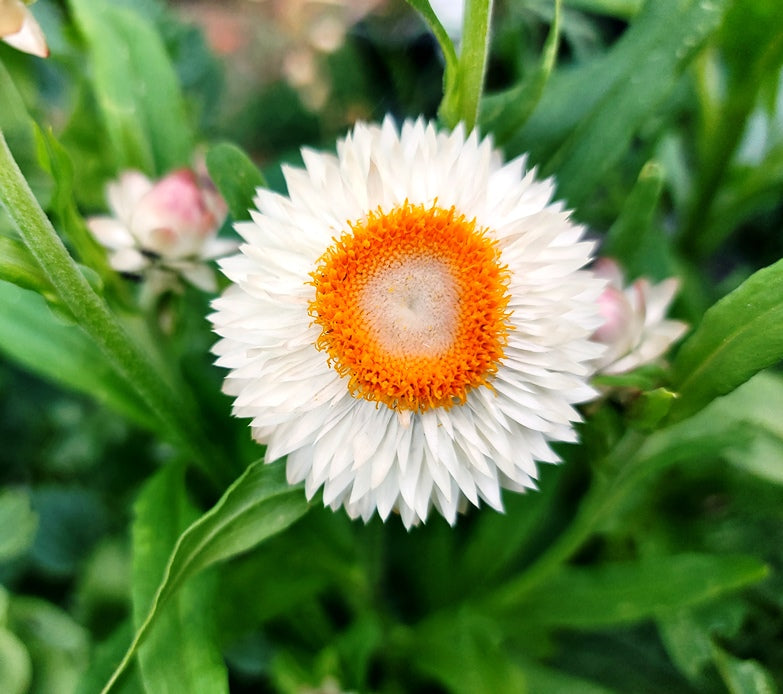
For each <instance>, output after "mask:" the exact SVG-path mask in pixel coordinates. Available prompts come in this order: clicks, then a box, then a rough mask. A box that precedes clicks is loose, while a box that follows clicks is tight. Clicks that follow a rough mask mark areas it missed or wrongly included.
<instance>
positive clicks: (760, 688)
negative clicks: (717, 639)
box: [713, 644, 778, 694]
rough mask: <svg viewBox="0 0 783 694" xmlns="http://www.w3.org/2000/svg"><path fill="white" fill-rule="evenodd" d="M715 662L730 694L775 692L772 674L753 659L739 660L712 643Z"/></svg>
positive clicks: (775, 693)
mask: <svg viewBox="0 0 783 694" xmlns="http://www.w3.org/2000/svg"><path fill="white" fill-rule="evenodd" d="M713 648H714V651H715V664H716V665H717V667H718V672H719V673H720V675H721V677H722V678H723V682H724V683H725V684H726V688H727V689H728V690H729V692H730V694H777V692H778V688H777V686H776V685H775V680H774V679H773V677H772V675H771V674H770V673H769V672H768V671H767V670H765V669H764V667H762V665H761V663H759V662H757V661H755V660H740V659H739V658H735V657H734V656H733V655H731V654H729V653H727V652H726V651H724V650H723V649H722V648H720V646H718V645H716V644H714V645H713Z"/></svg>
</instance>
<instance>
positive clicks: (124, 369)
mask: <svg viewBox="0 0 783 694" xmlns="http://www.w3.org/2000/svg"><path fill="white" fill-rule="evenodd" d="M0 205H2V206H3V207H5V209H6V211H7V213H8V216H9V217H10V218H11V220H12V222H13V223H14V225H15V226H16V228H17V230H18V232H19V235H20V236H21V238H22V240H23V241H24V243H25V245H26V246H27V247H28V249H29V250H30V252H31V253H32V255H33V256H34V257H35V259H36V260H37V261H38V263H39V265H40V266H41V269H42V270H43V271H44V272H45V273H46V275H47V277H48V278H49V280H50V282H51V285H52V287H53V288H54V290H55V292H56V293H57V296H58V297H59V299H60V300H61V301H62V303H63V304H64V305H65V306H66V307H67V308H68V310H69V311H70V312H71V314H72V315H73V317H74V318H75V320H76V322H77V323H78V325H79V326H80V327H81V328H82V330H84V332H86V333H87V334H88V335H89V336H90V337H91V338H92V339H93V340H94V341H95V343H96V344H97V345H98V347H100V349H101V350H102V351H103V353H104V354H105V355H106V357H107V359H108V361H109V363H110V364H111V365H112V367H113V368H114V369H115V371H116V372H117V373H118V374H120V375H121V376H122V377H123V378H124V379H125V380H126V381H127V382H128V384H130V386H131V387H132V388H134V389H135V391H136V392H137V393H138V394H139V396H140V397H141V398H142V400H143V401H144V402H145V403H146V405H147V406H148V407H149V408H150V410H151V411H152V412H153V413H154V414H155V416H156V417H157V418H158V420H159V421H160V422H161V424H162V426H163V428H164V430H165V431H167V432H168V433H169V435H170V437H171V438H172V439H173V440H174V441H175V442H176V443H177V444H178V445H179V446H180V447H181V448H182V449H183V450H184V451H187V453H188V454H189V455H190V456H192V458H193V460H194V461H195V462H197V463H198V464H199V466H200V467H201V468H202V469H203V470H204V472H205V473H206V474H207V475H208V476H209V477H210V478H211V479H212V480H213V481H216V482H217V481H218V478H219V474H218V470H219V467H218V466H217V464H216V463H217V456H216V455H215V454H214V453H213V452H212V450H213V449H212V445H211V442H209V441H207V440H205V439H206V437H204V435H203V434H202V432H201V428H200V427H199V425H198V422H197V421H196V419H195V417H194V416H193V415H192V408H191V407H190V406H189V403H188V402H187V401H186V399H185V398H183V397H181V396H180V394H179V393H177V392H176V390H175V389H174V387H173V386H172V385H171V382H170V380H169V379H168V378H167V377H166V375H165V374H162V373H160V370H159V369H158V368H157V367H156V364H155V362H154V361H153V360H152V359H151V358H150V356H149V355H148V354H146V353H145V352H144V350H142V349H141V348H140V347H139V346H138V345H137V344H136V343H135V342H134V341H133V340H132V339H131V337H130V336H129V335H128V333H127V332H126V331H125V330H124V328H123V327H122V324H121V323H120V321H119V320H118V319H117V317H116V316H115V315H114V314H113V313H112V312H111V311H110V310H109V307H108V306H107V305H106V303H105V302H104V301H103V299H102V298H101V297H100V296H98V294H96V292H95V291H94V290H93V289H92V287H91V286H90V285H89V283H88V282H87V280H86V279H85V277H84V275H83V274H82V273H81V272H80V271H79V268H78V266H77V265H76V263H75V261H74V260H73V258H72V257H71V256H70V254H69V253H68V251H67V250H66V248H65V245H64V244H63V242H62V240H61V239H60V237H59V236H58V235H57V232H56V231H55V230H54V227H53V226H52V223H51V222H50V221H49V219H48V217H47V216H46V214H45V213H44V211H43V210H42V209H41V206H40V205H39V204H38V201H37V200H36V199H35V196H34V195H33V192H32V190H30V186H29V185H28V183H27V181H26V180H25V178H24V175H23V174H22V172H21V171H20V169H19V166H18V165H17V163H16V161H15V160H14V158H13V155H12V154H11V151H10V150H9V148H8V144H7V143H6V140H5V137H4V136H3V133H2V131H1V130H0Z"/></svg>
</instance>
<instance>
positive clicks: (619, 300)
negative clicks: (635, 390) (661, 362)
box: [593, 258, 688, 374]
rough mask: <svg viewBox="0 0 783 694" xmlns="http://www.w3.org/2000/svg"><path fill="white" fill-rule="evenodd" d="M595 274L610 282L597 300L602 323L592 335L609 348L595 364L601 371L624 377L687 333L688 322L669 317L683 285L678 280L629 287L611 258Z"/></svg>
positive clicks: (643, 280) (641, 280)
mask: <svg viewBox="0 0 783 694" xmlns="http://www.w3.org/2000/svg"><path fill="white" fill-rule="evenodd" d="M593 271H594V272H595V274H596V275H597V276H598V277H602V278H604V279H606V280H608V281H609V284H608V285H607V286H606V289H604V292H603V294H601V297H600V298H599V300H598V303H599V307H600V310H601V316H602V317H603V324H602V325H601V327H600V328H599V329H598V330H596V331H595V334H594V335H593V339H594V340H595V341H597V342H600V343H601V344H604V345H606V346H607V350H606V352H605V353H604V354H603V355H601V356H600V357H599V358H598V359H597V360H596V362H595V366H596V370H597V371H598V372H600V373H604V374H622V373H626V372H628V371H632V370H633V369H636V368H638V367H640V366H644V365H645V364H651V363H653V362H655V361H656V360H657V359H658V358H659V357H661V356H662V355H663V354H665V353H666V351H667V350H668V349H669V347H671V346H672V345H673V344H674V343H675V342H676V341H677V340H679V339H680V338H681V337H682V336H683V335H684V334H685V332H686V331H687V330H688V325H687V323H683V322H682V321H678V320H668V319H667V318H666V312H667V311H668V310H669V305H670V304H671V302H672V301H673V300H674V296H675V295H676V294H677V289H678V288H679V286H680V283H679V281H678V280H677V279H676V278H674V277H670V278H669V279H666V280H664V281H663V282H660V283H658V284H652V283H651V282H650V280H648V279H647V278H645V277H641V278H639V279H637V280H636V281H635V282H633V283H632V284H630V285H629V286H627V287H626V286H625V278H624V276H623V271H622V269H621V268H620V266H619V265H618V264H617V263H616V262H615V261H614V260H612V259H611V258H600V259H598V260H597V261H596V262H595V264H594V266H593Z"/></svg>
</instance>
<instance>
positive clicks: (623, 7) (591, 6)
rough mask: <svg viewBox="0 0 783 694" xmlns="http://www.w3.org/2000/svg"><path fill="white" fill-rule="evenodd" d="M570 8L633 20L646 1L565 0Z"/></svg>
mask: <svg viewBox="0 0 783 694" xmlns="http://www.w3.org/2000/svg"><path fill="white" fill-rule="evenodd" d="M565 4H566V6H568V7H572V8H574V9H575V10H584V11H585V12H590V13H592V14H605V15H608V16H610V17H617V18H618V19H631V18H632V17H634V16H636V15H637V14H638V13H639V11H640V10H641V9H642V5H644V0H565Z"/></svg>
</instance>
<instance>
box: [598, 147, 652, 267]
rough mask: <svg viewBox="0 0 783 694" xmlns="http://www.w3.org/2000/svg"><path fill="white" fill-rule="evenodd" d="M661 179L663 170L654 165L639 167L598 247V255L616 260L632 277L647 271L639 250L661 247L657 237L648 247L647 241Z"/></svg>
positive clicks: (642, 254) (643, 254)
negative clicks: (628, 192) (613, 221)
mask: <svg viewBox="0 0 783 694" xmlns="http://www.w3.org/2000/svg"><path fill="white" fill-rule="evenodd" d="M663 178H664V176H663V169H662V168H661V165H660V164H658V163H657V162H655V161H648V162H647V163H646V164H645V165H644V166H643V167H642V170H641V172H640V173H639V178H638V179H637V181H636V185H635V186H634V187H633V189H632V190H631V193H630V195H629V196H628V198H627V199H626V201H625V203H624V205H623V208H622V210H621V211H620V215H619V217H618V218H617V220H616V221H615V223H614V224H612V226H611V228H610V229H609V231H608V232H607V234H606V237H605V238H604V240H603V243H602V245H601V255H604V256H611V257H613V258H616V259H617V260H618V261H620V264H621V265H622V266H623V268H625V270H626V272H628V274H629V275H631V276H633V277H636V276H638V275H641V274H645V271H646V270H647V267H646V265H647V262H648V261H646V258H645V257H644V256H646V255H648V254H647V253H644V252H643V251H642V247H643V246H645V245H649V246H652V247H654V248H655V247H659V246H660V245H661V244H662V243H663V238H662V237H661V235H660V234H657V235H656V238H655V239H652V243H650V239H649V238H648V237H649V236H650V232H651V231H652V223H653V219H654V213H655V210H656V208H657V206H658V201H659V200H660V198H661V190H662V189H663ZM645 242H646V243H645ZM640 256H641V257H640Z"/></svg>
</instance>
